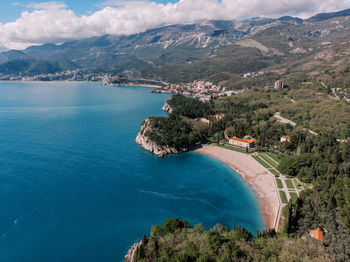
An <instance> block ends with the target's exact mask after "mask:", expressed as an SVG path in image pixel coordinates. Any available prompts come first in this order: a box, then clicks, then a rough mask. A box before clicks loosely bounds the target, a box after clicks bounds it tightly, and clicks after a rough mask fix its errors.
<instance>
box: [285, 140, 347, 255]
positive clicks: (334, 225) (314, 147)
mask: <svg viewBox="0 0 350 262" xmlns="http://www.w3.org/2000/svg"><path fill="white" fill-rule="evenodd" d="M296 141H298V142H297V143H294V144H295V145H294V146H293V147H297V148H298V151H299V153H300V154H297V155H294V156H289V157H286V158H285V159H283V160H282V162H281V164H280V166H279V169H280V170H281V171H282V172H284V173H285V174H287V175H290V176H297V177H298V178H300V179H301V180H302V181H305V182H312V189H309V190H306V191H305V192H303V194H302V195H301V197H300V198H299V199H298V201H297V202H296V203H294V204H293V203H290V204H289V206H288V212H287V214H286V218H287V221H286V224H285V231H286V232H287V233H289V234H290V236H293V237H300V236H301V235H303V234H304V233H305V232H306V230H307V229H309V228H314V227H316V226H318V225H320V226H322V228H323V229H324V230H325V232H326V234H325V238H324V244H325V246H326V247H327V248H326V251H327V252H328V253H329V254H331V255H332V256H333V257H334V259H335V260H336V261H346V260H349V259H350V250H349V244H350V235H349V233H350V144H349V143H342V144H339V143H337V142H336V139H335V138H334V137H332V136H329V135H326V134H322V135H320V136H299V140H296Z"/></svg>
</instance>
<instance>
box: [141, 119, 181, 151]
mask: <svg viewBox="0 0 350 262" xmlns="http://www.w3.org/2000/svg"><path fill="white" fill-rule="evenodd" d="M150 132H154V129H153V126H152V121H151V118H147V119H146V120H145V121H144V122H143V123H142V125H141V130H140V132H139V133H138V134H137V137H136V139H135V140H136V143H138V144H139V145H141V146H142V147H143V148H144V149H146V150H147V151H149V152H151V153H154V154H155V155H157V156H159V157H164V156H166V155H169V154H179V153H182V152H185V151H187V149H184V148H174V147H168V146H162V145H159V144H157V143H156V142H154V141H152V140H151V139H150V138H149V137H148V134H149V133H150Z"/></svg>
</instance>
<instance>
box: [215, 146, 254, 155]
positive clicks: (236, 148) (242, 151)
mask: <svg viewBox="0 0 350 262" xmlns="http://www.w3.org/2000/svg"><path fill="white" fill-rule="evenodd" d="M216 146H219V147H222V148H226V149H229V150H232V151H236V152H239V153H244V154H247V151H246V150H245V149H243V148H238V147H233V146H222V145H216Z"/></svg>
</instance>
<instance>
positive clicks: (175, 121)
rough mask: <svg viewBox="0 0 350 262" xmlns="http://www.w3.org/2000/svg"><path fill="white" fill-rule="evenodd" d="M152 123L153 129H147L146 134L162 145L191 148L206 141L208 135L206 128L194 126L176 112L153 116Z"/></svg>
mask: <svg viewBox="0 0 350 262" xmlns="http://www.w3.org/2000/svg"><path fill="white" fill-rule="evenodd" d="M151 125H152V128H151V130H148V131H146V132H145V134H144V135H145V136H147V137H148V138H149V139H150V140H151V141H154V142H156V143H157V144H158V145H160V146H168V147H173V148H179V149H180V148H184V149H190V148H191V147H193V146H195V145H197V144H198V143H200V142H202V141H204V139H205V136H206V129H196V128H193V127H192V126H191V125H190V124H189V123H188V122H186V121H185V120H184V119H182V118H181V117H179V116H177V115H174V114H171V115H170V116H169V117H153V118H151Z"/></svg>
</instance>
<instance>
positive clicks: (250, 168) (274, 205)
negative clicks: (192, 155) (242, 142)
mask: <svg viewBox="0 0 350 262" xmlns="http://www.w3.org/2000/svg"><path fill="white" fill-rule="evenodd" d="M194 152H197V153H200V154H204V155H207V156H210V157H213V158H216V159H218V160H220V161H222V162H224V163H226V164H227V165H229V166H230V167H231V168H233V169H234V170H235V171H236V172H238V173H239V174H240V175H241V177H242V178H243V180H244V181H245V182H247V183H248V184H249V186H250V187H251V188H252V189H253V192H254V193H255V194H256V196H257V198H258V201H259V204H260V207H261V212H262V215H263V217H264V220H265V226H266V227H267V228H270V229H272V228H275V229H276V231H277V228H278V220H279V216H280V214H279V212H280V205H281V203H280V200H279V195H278V194H279V192H278V189H277V187H276V184H275V179H274V176H273V174H271V173H270V172H268V170H267V169H265V168H264V167H263V166H262V165H260V164H259V163H258V162H257V161H255V160H254V158H252V157H251V156H250V155H247V154H243V153H239V152H235V151H232V150H229V149H225V148H221V147H216V146H203V147H202V148H199V149H196V150H194Z"/></svg>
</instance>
